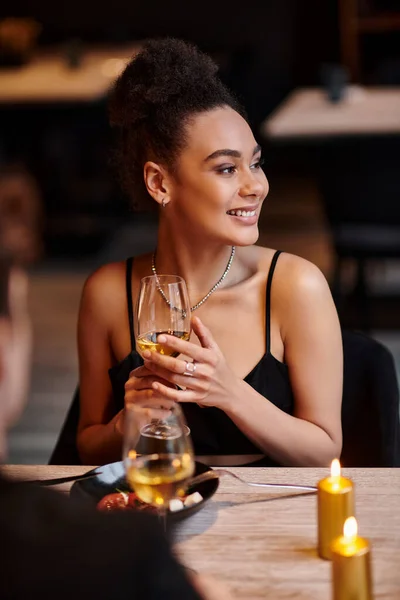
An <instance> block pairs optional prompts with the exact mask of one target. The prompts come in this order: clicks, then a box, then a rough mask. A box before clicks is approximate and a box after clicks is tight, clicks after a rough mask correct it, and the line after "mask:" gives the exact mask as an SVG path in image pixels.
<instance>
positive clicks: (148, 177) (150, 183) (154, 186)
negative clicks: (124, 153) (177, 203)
mask: <svg viewBox="0 0 400 600" xmlns="http://www.w3.org/2000/svg"><path fill="white" fill-rule="evenodd" d="M143 175H144V183H145V185H146V188H147V191H148V192H149V194H150V196H151V197H152V198H154V200H155V201H156V202H157V204H159V205H160V206H161V205H162V206H165V205H166V204H168V202H169V201H170V177H169V175H168V173H167V171H166V170H165V168H164V167H162V166H161V165H159V164H157V163H155V162H153V161H147V162H146V164H145V165H144V168H143Z"/></svg>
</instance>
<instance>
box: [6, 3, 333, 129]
mask: <svg viewBox="0 0 400 600" xmlns="http://www.w3.org/2000/svg"><path fill="white" fill-rule="evenodd" d="M336 4H337V2H336V0H323V1H322V2H321V0H257V1H256V2H250V3H249V2H235V3H225V2H217V1H215V0H214V1H211V0H203V1H201V2H190V1H189V2H183V1H182V0H168V1H166V0H164V1H162V0H153V1H152V2H138V1H136V2H135V1H134V2H128V1H127V0H113V1H112V2H104V3H100V2H95V1H94V0H86V1H85V2H82V1H81V2H79V0H69V1H68V2H62V3H59V2H54V1H53V0H35V2H32V0H12V1H10V0H3V2H2V3H1V6H0V17H1V16H11V15H12V16H32V17H35V18H36V19H37V20H38V21H39V22H40V23H42V25H43V31H42V34H41V37H40V43H42V44H48V43H60V42H63V41H66V40H67V39H68V38H80V39H82V40H84V41H87V42H103V41H115V42H119V41H124V40H127V39H143V38H145V37H148V36H159V35H173V36H177V37H182V38H184V39H188V40H192V41H194V42H195V43H197V44H199V45H200V47H202V48H203V49H204V50H206V51H209V52H211V53H213V54H215V55H216V56H217V57H218V58H219V60H220V62H221V67H222V70H223V74H224V76H226V79H227V81H228V83H231V84H232V85H233V86H234V87H235V88H237V91H238V92H239V93H241V94H242V95H243V99H244V101H245V103H246V105H247V107H248V110H249V112H250V116H251V117H252V116H253V115H254V120H255V121H258V120H259V119H260V118H261V116H265V113H267V112H269V110H270V109H271V108H273V106H274V105H276V103H277V102H279V100H280V99H281V98H282V97H283V95H285V94H286V93H287V91H288V90H289V89H291V88H292V87H293V86H295V85H297V84H312V83H316V82H317V81H318V72H319V66H320V64H321V62H324V61H333V60H337V58H338V49H337V17H336Z"/></svg>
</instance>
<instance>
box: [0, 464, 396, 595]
mask: <svg viewBox="0 0 400 600" xmlns="http://www.w3.org/2000/svg"><path fill="white" fill-rule="evenodd" d="M88 469H90V467H87V466H86V467H68V466H65V467H63V466H58V467H56V466H51V467H50V466H33V465H32V466H28V465H22V466H21V465H15V466H5V467H2V469H1V470H2V473H3V474H5V475H8V476H10V477H22V478H24V479H37V478H43V479H44V478H50V477H59V476H67V475H77V474H80V473H84V472H85V471H87V470H88ZM230 470H231V471H232V472H233V473H237V474H238V475H239V476H242V477H244V478H245V479H247V480H249V481H264V482H267V481H268V482H274V483H299V484H304V485H316V483H317V482H318V481H319V480H320V479H322V478H323V477H325V476H326V472H327V470H326V469H314V468H308V469H301V468H271V469H267V468H246V467H237V468H231V469H230ZM344 475H345V476H348V477H350V478H351V479H352V480H353V481H354V483H355V485H356V507H357V510H356V517H357V520H358V524H359V529H360V535H362V536H364V537H366V538H368V539H369V540H370V543H371V547H372V575H373V582H374V593H375V597H376V598H380V599H382V600H383V599H385V600H392V599H393V600H395V599H396V600H397V598H399V596H400V572H399V569H398V555H399V551H400V511H399V510H398V507H399V505H400V469H345V470H344ZM56 487H58V488H61V490H62V491H64V492H65V493H67V492H68V489H69V488H70V484H68V485H64V486H56ZM55 489H56V488H55ZM174 538H175V549H176V551H177V554H178V556H179V557H180V560H181V562H182V563H183V564H185V565H187V566H188V567H191V568H193V569H196V570H197V571H199V572H204V573H209V574H212V575H214V576H215V577H217V578H218V579H221V580H224V581H225V582H226V583H227V585H228V586H229V587H230V589H231V590H232V592H233V594H234V597H235V598H243V599H246V600H251V599H253V598H254V599H256V598H273V599H274V600H279V599H282V600H283V599H285V600H287V599H288V598H296V599H297V600H306V599H307V600H320V599H321V598H329V597H330V596H331V564H330V562H328V561H324V560H321V559H319V558H318V557H317V553H316V539H317V518H316V497H315V495H314V494H311V495H310V494H301V493H300V494H290V493H289V494H288V492H287V490H282V491H278V492H277V491H268V490H267V491H266V490H263V491H259V490H256V489H255V488H251V487H248V486H245V485H243V484H240V483H239V482H237V481H234V480H232V479H231V478H229V477H226V478H225V477H223V478H222V479H221V481H220V485H219V488H218V490H217V493H216V494H215V495H214V496H213V498H212V499H211V500H210V501H209V502H207V504H206V505H205V506H204V508H203V509H202V510H200V511H199V512H198V513H196V514H195V515H193V516H192V517H190V518H189V519H186V520H185V521H182V523H181V524H179V525H178V526H177V527H176V529H175V531H174Z"/></svg>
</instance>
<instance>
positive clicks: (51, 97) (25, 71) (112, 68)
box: [0, 44, 139, 105]
mask: <svg viewBox="0 0 400 600" xmlns="http://www.w3.org/2000/svg"><path fill="white" fill-rule="evenodd" d="M138 49H139V45H138V44H136V45H129V46H123V47H115V48H113V47H108V48H90V49H88V50H87V51H83V54H82V62H81V64H80V66H79V67H76V68H70V67H68V65H67V61H66V58H65V57H63V55H62V54H61V53H60V52H59V51H56V50H54V51H53V52H50V51H47V52H44V51H42V52H38V53H37V54H36V55H35V56H34V57H33V58H32V60H31V61H30V62H29V63H28V64H27V65H25V66H23V67H21V68H7V69H4V68H3V69H0V105H1V104H38V103H40V104H46V103H52V104H54V103H82V102H93V101H96V100H99V99H101V98H102V97H103V96H105V94H106V93H107V92H108V90H109V88H110V86H111V85H112V83H113V81H114V80H115V78H116V77H117V76H118V75H119V74H120V73H121V71H122V70H123V68H124V66H125V65H126V63H127V61H128V60H129V59H130V58H131V57H132V56H133V54H134V53H136V52H137V51H138Z"/></svg>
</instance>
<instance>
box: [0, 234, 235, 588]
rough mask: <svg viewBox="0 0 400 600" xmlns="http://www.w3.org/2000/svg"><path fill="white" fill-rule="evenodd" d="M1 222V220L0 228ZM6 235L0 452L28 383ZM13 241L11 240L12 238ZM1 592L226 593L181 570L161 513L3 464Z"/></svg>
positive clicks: (25, 335) (20, 295) (23, 316)
mask: <svg viewBox="0 0 400 600" xmlns="http://www.w3.org/2000/svg"><path fill="white" fill-rule="evenodd" d="M0 229H1V228H0ZM2 242H3V238H2V235H0V460H1V462H3V463H4V462H5V461H6V458H7V439H6V436H7V430H8V429H9V428H10V427H11V425H13V424H14V423H15V421H16V420H18V417H19V415H20V413H21V411H22V409H23V406H24V401H25V398H26V393H27V388H28V372H29V367H30V350H31V330H30V319H29V315H28V311H27V278H26V275H25V274H24V272H23V270H21V268H17V267H15V266H13V261H12V260H10V258H9V257H7V256H4V254H3V250H4V248H2ZM7 246H8V244H7ZM0 539H1V546H2V549H3V550H2V558H1V561H0V598H2V600H7V599H10V600H11V599H12V600H26V599H27V598H42V599H49V598H54V597H56V598H57V599H58V600H71V598H82V600H90V599H95V600H102V599H104V600H110V599H111V598H112V599H113V600H118V599H119V600H127V599H128V598H132V599H136V598H137V599H139V598H140V599H142V598H146V599H147V600H151V599H160V600H166V599H171V600H177V599H178V598H179V599H181V598H182V599H187V600H199V599H200V598H203V600H224V599H226V600H228V598H229V597H230V596H229V594H228V593H227V592H226V590H224V589H222V588H221V587H220V585H219V584H218V583H217V582H215V581H214V580H213V579H212V578H209V577H204V576H200V575H197V574H196V573H194V572H192V571H189V570H186V569H184V568H183V567H182V566H181V565H180V564H179V563H178V562H177V560H176V559H175V558H174V556H173V553H172V551H171V547H170V545H169V543H168V541H167V539H166V538H165V537H164V534H163V532H162V527H161V525H160V523H159V522H158V520H157V518H156V517H154V516H152V515H146V514H143V513H142V512H140V513H139V512H138V513H135V512H134V511H131V512H129V514H128V513H117V512H115V513H107V514H104V513H99V512H97V511H95V510H86V509H83V508H82V507H81V506H80V505H79V504H77V503H75V502H74V501H73V500H72V499H70V498H68V497H67V496H63V495H62V494H59V493H57V492H55V491H50V490H48V489H47V490H46V489H43V488H40V487H39V486H36V485H35V484H31V483H23V482H18V481H11V480H10V479H7V478H6V477H4V476H2V474H1V469H0Z"/></svg>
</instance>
